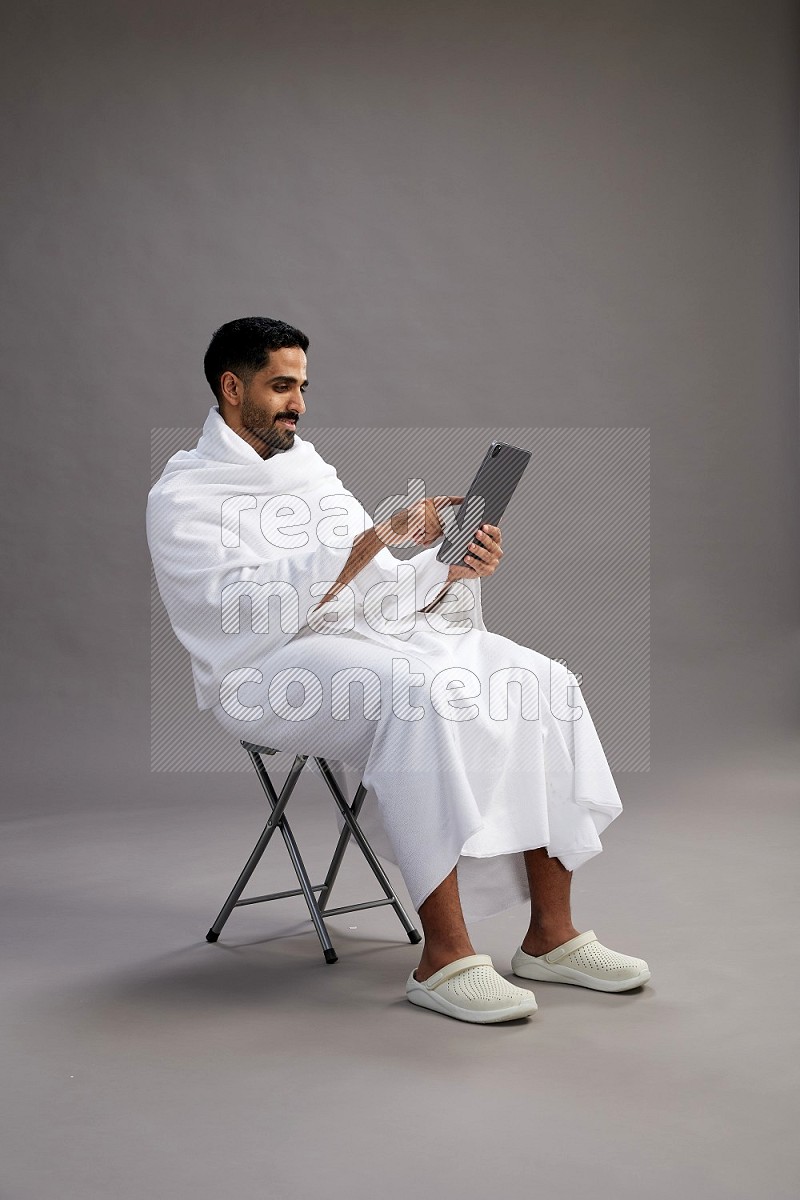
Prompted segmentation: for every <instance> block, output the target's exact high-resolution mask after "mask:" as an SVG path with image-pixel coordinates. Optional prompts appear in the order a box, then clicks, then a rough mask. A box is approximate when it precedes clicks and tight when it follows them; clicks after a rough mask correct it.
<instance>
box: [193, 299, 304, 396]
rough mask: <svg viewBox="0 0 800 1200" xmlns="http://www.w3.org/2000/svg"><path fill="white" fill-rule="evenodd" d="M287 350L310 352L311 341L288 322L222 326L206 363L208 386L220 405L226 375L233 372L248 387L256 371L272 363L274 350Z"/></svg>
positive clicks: (259, 320) (256, 320) (253, 320)
mask: <svg viewBox="0 0 800 1200" xmlns="http://www.w3.org/2000/svg"><path fill="white" fill-rule="evenodd" d="M287 346H299V347H300V349H301V350H307V349H308V338H307V337H306V335H305V334H304V333H303V332H302V330H300V329H295V327H294V326H293V325H287V324H286V322H285V321H275V320H273V319H272V317H240V318H239V319H238V320H237V321H228V322H227V324H225V325H220V327H219V329H218V330H217V331H216V332H215V334H214V336H213V337H212V339H211V341H210V343H209V346H208V349H207V350H206V354H205V358H204V359H203V370H204V371H205V376H206V379H207V380H208V386H209V387H210V388H211V390H212V392H213V393H214V395H215V396H216V398H217V400H218V401H219V400H220V399H221V396H220V387H219V381H220V378H221V376H222V375H223V374H224V373H225V371H233V372H234V374H235V375H238V376H239V378H240V379H241V380H243V381H244V383H249V381H250V380H251V379H252V377H253V375H255V373H256V371H260V370H261V369H262V367H265V366H266V365H267V363H268V362H269V354H270V350H282V349H283V348H284V347H287Z"/></svg>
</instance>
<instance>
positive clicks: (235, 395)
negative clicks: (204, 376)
mask: <svg viewBox="0 0 800 1200" xmlns="http://www.w3.org/2000/svg"><path fill="white" fill-rule="evenodd" d="M219 390H220V392H221V393H222V398H223V400H225V401H227V403H228V404H232V405H233V407H234V408H238V406H239V405H240V404H241V402H242V396H243V395H244V384H243V383H242V381H241V379H240V378H239V376H238V375H234V373H233V371H223V372H222V374H221V375H220V377H219Z"/></svg>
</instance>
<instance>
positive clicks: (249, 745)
mask: <svg viewBox="0 0 800 1200" xmlns="http://www.w3.org/2000/svg"><path fill="white" fill-rule="evenodd" d="M242 745H243V746H244V748H245V750H250V751H251V752H252V753H253V754H279V753H280V751H278V750H273V749H272V748H271V747H270V746H259V745H257V744H256V743H255V742H242Z"/></svg>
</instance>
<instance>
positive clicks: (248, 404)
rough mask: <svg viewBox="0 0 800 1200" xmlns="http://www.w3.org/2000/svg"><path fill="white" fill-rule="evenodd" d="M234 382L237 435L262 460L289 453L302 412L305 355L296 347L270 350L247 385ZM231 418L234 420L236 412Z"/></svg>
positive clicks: (305, 383)
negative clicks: (267, 357)
mask: <svg viewBox="0 0 800 1200" xmlns="http://www.w3.org/2000/svg"><path fill="white" fill-rule="evenodd" d="M233 378H236V377H235V376H234V377H233ZM237 382H238V384H239V388H238V392H239V404H238V422H236V423H235V425H234V427H235V428H236V429H237V432H238V433H240V434H241V435H242V436H243V437H244V438H245V439H246V440H247V441H248V442H249V443H250V444H251V445H252V446H253V447H254V448H255V449H256V450H257V451H258V453H259V454H261V455H262V456H263V457H264V458H268V457H269V456H270V454H273V453H274V452H275V451H281V450H289V449H290V448H291V446H292V445H293V444H294V431H295V428H296V425H297V421H298V418H299V417H300V416H302V414H303V413H304V412H305V411H306V406H305V401H304V400H303V393H304V392H305V390H306V388H307V387H308V379H307V376H306V356H305V352H304V351H303V350H301V349H300V347H299V346H289V347H286V348H284V349H282V350H272V351H271V352H270V356H269V362H268V363H267V365H266V367H262V368H261V370H260V371H257V372H256V374H255V375H254V376H253V377H252V379H251V380H250V382H249V383H248V384H243V383H242V382H241V381H237ZM223 383H224V376H223ZM231 415H232V416H233V417H234V420H235V418H236V415H237V413H236V411H234V413H232V414H231Z"/></svg>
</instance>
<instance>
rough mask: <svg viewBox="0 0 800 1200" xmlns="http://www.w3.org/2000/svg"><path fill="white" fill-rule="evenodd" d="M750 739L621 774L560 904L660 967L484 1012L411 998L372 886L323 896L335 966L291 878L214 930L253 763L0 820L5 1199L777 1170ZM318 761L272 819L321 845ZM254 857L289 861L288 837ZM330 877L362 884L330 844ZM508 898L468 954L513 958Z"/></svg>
mask: <svg viewBox="0 0 800 1200" xmlns="http://www.w3.org/2000/svg"><path fill="white" fill-rule="evenodd" d="M746 750H752V748H748V747H746V746H744V745H743V747H742V753H743V756H744V753H745V751H746ZM761 751H762V759H761V761H756V760H755V759H753V757H752V756H751V757H749V758H745V757H743V758H742V760H741V761H740V762H736V761H734V760H733V759H732V758H730V757H728V758H727V759H726V761H725V762H724V763H723V762H720V763H717V764H716V765H714V766H710V765H706V766H703V765H702V764H700V765H698V764H690V763H683V764H680V767H676V769H675V770H674V771H669V772H667V771H665V770H663V769H662V770H661V771H655V770H654V771H652V772H651V773H650V774H647V775H638V776H636V775H626V776H624V777H622V778H621V779H620V781H619V782H620V791H621V793H622V796H623V801H624V803H625V805H626V811H625V813H624V814H623V815H622V816H621V818H620V819H619V820H618V821H617V822H615V824H614V825H612V827H611V828H610V829H609V830H608V831H607V832H606V834H605V835H604V844H605V850H604V853H603V854H602V855H600V856H599V857H598V858H596V859H594V860H593V861H592V862H591V863H588V864H586V865H585V866H584V867H582V868H581V869H580V870H579V871H578V872H577V873H576V875H575V882H574V917H575V923H576V925H577V926H578V928H580V929H586V928H594V930H595V932H596V933H597V934H598V936H599V937H600V940H601V941H604V942H606V943H607V944H608V945H610V946H612V947H615V948H617V949H620V950H623V951H626V952H629V953H632V954H636V955H641V956H643V957H645V958H647V959H648V961H649V962H650V965H651V968H652V971H653V977H652V980H651V982H650V983H649V984H648V985H646V986H645V987H644V988H642V989H640V990H638V991H636V992H633V993H629V994H626V995H619V996H613V995H602V994H600V993H595V992H591V991H588V990H586V989H582V988H574V987H567V986H564V985H558V984H537V985H536V987H535V991H536V995H537V999H538V1001H539V1011H538V1013H536V1014H535V1015H534V1016H533V1018H531V1020H530V1021H528V1022H519V1023H514V1024H509V1025H502V1026H495V1027H487V1028H481V1027H478V1026H473V1025H467V1024H462V1023H460V1022H456V1021H453V1020H450V1019H448V1018H446V1017H441V1016H439V1015H437V1014H434V1013H429V1012H426V1011H424V1010H421V1009H417V1008H414V1007H412V1006H411V1005H410V1004H409V1003H408V1002H407V1001H406V1000H405V998H404V994H403V984H404V981H405V978H406V975H407V974H408V972H409V971H410V970H411V968H412V966H413V965H415V963H416V961H417V958H418V948H416V947H413V946H411V945H410V944H409V943H408V942H407V941H405V940H404V936H403V934H402V930H401V929H400V927H399V925H398V924H397V923H396V921H395V918H394V916H393V915H392V913H391V911H387V910H386V909H377V910H373V911H371V912H367V913H359V914H352V915H350V916H347V915H342V916H339V917H333V918H331V921H330V926H331V929H332V932H333V934H334V940H335V944H336V947H337V950H338V952H339V956H340V957H339V962H338V963H336V964H335V965H333V966H327V965H326V964H325V963H324V961H323V958H322V955H321V953H320V949H319V943H318V941H317V939H316V937H315V935H314V933H313V931H312V930H311V926H310V924H309V923H308V922H307V921H306V920H304V919H303V915H304V911H305V910H304V908H303V906H302V901H301V900H284V901H280V902H277V903H273V904H271V905H267V906H253V907H249V908H244V909H238V910H236V911H235V912H234V914H233V915H232V917H231V919H230V921H229V923H228V925H227V927H226V929H225V931H224V933H223V938H222V940H221V941H220V942H219V943H217V944H216V945H209V944H208V943H206V941H205V939H204V934H205V931H206V929H207V928H208V925H209V924H210V922H211V920H212V919H213V917H214V916H215V915H216V913H217V911H218V908H219V906H220V904H221V902H222V900H223V899H224V896H225V895H226V893H227V891H228V888H229V887H230V885H231V883H232V881H233V879H234V878H235V876H236V874H237V872H238V870H239V868H240V866H241V864H242V862H243V861H244V858H245V857H246V854H247V853H248V852H249V849H250V847H251V844H252V842H253V841H254V839H255V836H256V833H257V831H258V829H259V828H260V823H261V818H262V810H261V808H260V806H259V801H258V796H257V794H256V791H255V780H253V781H252V783H251V781H250V779H249V776H238V775H236V776H231V775H225V776H222V775H215V776H202V777H201V776H186V775H183V776H178V775H174V776H166V775H161V776H157V777H155V776H154V777H151V790H150V792H149V793H148V794H146V795H145V796H144V797H142V796H137V795H136V794H135V791H134V790H132V792H131V795H130V796H125V794H124V790H125V789H124V785H117V788H116V791H115V795H114V808H113V810H112V809H111V808H105V809H104V808H103V805H102V796H101V794H100V791H101V790H102V789H100V791H98V792H96V793H95V794H93V795H92V796H89V795H88V793H87V804H86V809H85V811H84V812H83V813H78V814H75V813H71V814H66V813H65V814H64V815H58V814H53V815H50V816H43V817H40V818H36V819H22V820H15V821H11V822H9V823H7V824H6V825H5V826H4V848H5V852H6V853H5V857H6V864H5V866H4V869H3V876H2V881H3V889H4V906H3V912H4V916H5V921H4V926H5V931H6V938H7V942H6V946H5V949H4V954H3V964H4V970H3V982H2V990H3V1012H4V1021H3V1035H2V1036H3V1043H4V1044H3V1047H2V1049H3V1062H4V1070H3V1076H4V1089H3V1091H4V1096H5V1101H4V1108H5V1112H4V1120H3V1125H4V1130H5V1146H4V1149H3V1155H2V1158H3V1165H2V1168H0V1170H1V1171H2V1174H3V1176H4V1179H3V1184H2V1196H3V1197H4V1200H28V1198H29V1197H31V1198H33V1197H36V1200H50V1198H51V1197H52V1198H53V1200H55V1198H56V1197H58V1200H71V1198H72V1197H75V1198H78V1197H80V1198H81V1200H95V1198H97V1200H100V1198H102V1200H108V1197H112V1196H113V1197H114V1198H115V1200H128V1198H130V1200H134V1198H136V1200H141V1197H142V1196H153V1197H170V1198H171V1200H182V1198H183V1197H186V1198H187V1200H188V1198H189V1197H192V1200H204V1198H205V1197H209V1198H211V1197H213V1198H214V1200H219V1198H220V1197H226V1196H233V1195H236V1196H240V1197H256V1196H258V1197H263V1196H269V1197H273V1196H274V1197H280V1198H281V1200H295V1198H297V1200H300V1198H303V1200H305V1198H307V1197H311V1196H317V1195H322V1194H323V1189H324V1194H326V1195H328V1196H334V1197H337V1196H340V1195H341V1196H345V1195H347V1196H351V1197H353V1196H355V1197H365V1198H366V1197H372V1196H374V1195H380V1196H381V1197H383V1198H385V1200H395V1198H397V1200H400V1198H401V1197H402V1200H407V1197H408V1196H409V1195H410V1194H414V1193H416V1194H419V1195H424V1196H429V1195H445V1196H457V1197H461V1198H465V1197H466V1198H470V1200H471V1198H472V1197H476V1198H477V1197H481V1198H483V1197H486V1196H491V1195H493V1194H495V1192H498V1191H506V1192H509V1191H513V1194H514V1195H528V1194H533V1195H537V1196H545V1195H546V1196H549V1197H564V1198H572V1197H585V1196H586V1195H587V1194H590V1195H592V1196H594V1197H606V1196H608V1197H615V1198H617V1200H619V1198H624V1197H634V1196H636V1197H641V1196H647V1197H653V1198H660V1197H674V1196H676V1195H684V1196H688V1197H692V1200H695V1198H699V1197H704V1198H705V1197H708V1198H710V1197H720V1198H722V1197H725V1198H726V1200H730V1198H731V1197H747V1198H748V1200H750V1198H751V1197H752V1196H753V1195H755V1194H756V1193H758V1195H759V1196H761V1197H766V1198H772V1200H778V1198H783V1197H789V1196H794V1195H796V1193H797V1183H798V1179H797V1173H796V1170H795V1163H796V1158H797V1155H796V1123H797V1108H796V1099H797V1090H796V1062H797V1034H796V1029H797V1015H796V1013H797V1008H796V1004H797V983H798V980H797V949H796V946H797V935H796V929H797V925H796V918H795V916H794V914H793V913H792V911H791V909H792V902H793V900H794V898H795V866H796V856H795V853H794V847H795V844H796V843H795V838H796V830H797V819H798V818H797V803H796V802H797V790H798V787H797V781H798V778H800V763H798V759H797V756H796V754H793V753H792V752H791V751H790V749H789V748H783V749H782V748H781V747H770V748H769V749H767V748H766V747H763V746H762V748H761ZM98 786H99V785H98ZM317 786H319V781H313V786H312V788H311V790H308V789H306V790H305V791H304V792H302V793H299V794H298V795H297V797H296V798H295V800H294V801H293V810H292V813H291V816H292V821H293V824H294V827H295V832H296V834H297V835H298V837H299V839H300V841H301V845H302V846H303V847H304V849H305V850H306V851H307V859H308V861H309V865H310V866H313V867H315V868H317V869H318V870H319V869H321V868H322V867H323V866H324V863H325V860H326V853H328V847H329V845H330V843H331V839H332V837H334V836H335V825H334V823H333V817H332V816H330V815H327V814H326V815H325V816H323V817H320V805H321V804H322V803H324V799H323V793H322V791H321V790H320V791H319V793H317V792H316V790H315V789H316V787H317ZM315 873H316V872H315ZM391 873H392V876H393V878H394V879H397V873H396V870H395V869H392V871H391ZM256 881H257V882H256ZM254 883H256V890H257V891H270V890H273V889H276V888H280V887H282V886H292V885H293V876H292V875H291V869H290V867H289V865H288V860H287V858H286V855H285V851H284V848H283V845H282V843H281V842H277V843H276V844H274V845H273V847H271V848H270V850H269V851H268V856H267V858H265V860H264V862H263V864H262V866H261V867H260V869H259V873H258V874H257V876H256V878H255V880H254ZM337 887H338V888H340V889H341V890H340V892H339V897H338V901H337V902H338V903H348V902H352V901H354V900H361V899H365V898H370V897H372V896H374V895H375V894H376V893H375V890H374V885H373V883H372V882H371V877H370V876H369V875H368V874H367V873H366V871H365V868H364V867H363V866H362V865H361V863H360V862H359V861H358V859H357V858H356V857H355V853H354V851H353V850H352V849H351V850H349V851H348V854H347V857H346V859H345V865H344V868H343V871H342V875H341V877H340V881H339V884H337ZM249 894H253V890H252V888H251V889H250V890H249ZM403 894H404V896H405V893H403ZM525 924H526V911H525V909H524V908H518V909H516V910H514V911H512V912H509V913H506V914H503V915H502V916H500V917H496V918H493V919H490V920H488V921H485V922H482V923H481V924H479V925H477V926H475V927H474V929H473V941H474V942H475V946H476V949H478V950H480V951H485V952H488V953H490V954H492V955H493V956H494V961H495V965H496V966H497V968H498V969H499V970H500V971H501V972H502V973H504V974H508V973H509V970H510V966H509V959H510V956H511V954H512V952H513V950H514V949H515V947H516V945H517V943H518V941H519V938H520V936H521V933H522V931H523V929H524V927H525Z"/></svg>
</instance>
